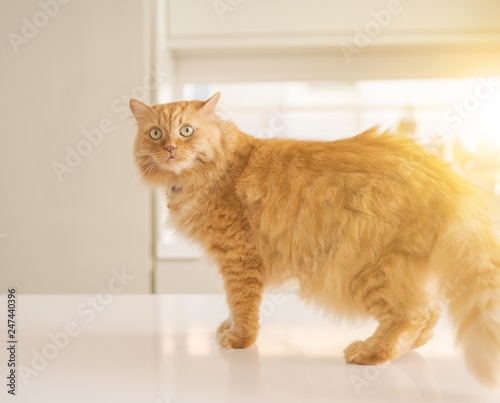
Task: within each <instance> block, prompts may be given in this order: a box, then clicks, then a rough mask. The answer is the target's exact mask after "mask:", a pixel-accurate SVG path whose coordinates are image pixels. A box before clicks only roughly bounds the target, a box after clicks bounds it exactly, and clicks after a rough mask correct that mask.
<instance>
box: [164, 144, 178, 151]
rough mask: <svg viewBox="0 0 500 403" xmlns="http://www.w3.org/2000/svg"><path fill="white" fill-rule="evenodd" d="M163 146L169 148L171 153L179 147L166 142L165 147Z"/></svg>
mask: <svg viewBox="0 0 500 403" xmlns="http://www.w3.org/2000/svg"><path fill="white" fill-rule="evenodd" d="M163 148H164V149H165V150H167V151H168V152H170V153H171V152H172V151H173V150H175V149H176V148H177V146H176V145H173V144H171V145H168V144H165V147H163Z"/></svg>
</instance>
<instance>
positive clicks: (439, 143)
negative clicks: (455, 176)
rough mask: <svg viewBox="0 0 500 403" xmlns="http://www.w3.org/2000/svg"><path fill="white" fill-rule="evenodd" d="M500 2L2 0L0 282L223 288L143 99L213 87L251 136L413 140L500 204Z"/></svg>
mask: <svg viewBox="0 0 500 403" xmlns="http://www.w3.org/2000/svg"><path fill="white" fill-rule="evenodd" d="M499 15H500V2H498V1H495V0H475V1H473V0H441V1H439V2H436V1H431V0H420V1H418V2H417V1H410V0H389V1H387V0H385V1H378V0H371V1H368V0H358V1H355V2H353V1H347V0H344V1H339V0H307V1H305V0H303V1H299V0H292V1H290V0H287V1H285V0H272V1H266V0H130V1H126V2H124V1H118V0H107V1H97V0H85V1H83V0H71V1H68V0H24V1H22V2H18V1H4V2H2V3H1V4H0V21H1V24H0V27H1V30H2V34H3V40H2V41H1V44H0V47H1V53H2V63H1V67H0V71H1V74H0V88H1V92H0V102H1V108H0V129H1V132H0V189H1V190H0V191H1V197H0V284H1V285H2V289H1V290H0V292H1V293H5V292H6V291H7V288H13V287H16V288H17V289H18V292H20V293H32V294H37V293H43V294H46V293H58V294H59V293H91V294H94V293H96V292H98V291H99V290H101V289H105V288H106V287H108V288H109V284H110V281H111V280H113V279H115V280H116V281H121V284H122V285H124V287H123V288H124V289H123V291H122V292H124V293H211V292H219V291H221V290H222V287H221V282H220V281H219V279H218V276H217V272H216V269H215V268H214V267H213V265H212V264H211V263H210V262H208V260H207V259H206V257H204V255H203V253H201V252H200V251H199V250H198V249H197V248H196V246H193V245H191V244H190V243H189V242H186V241H184V240H182V239H181V238H180V237H179V236H178V235H177V234H176V233H175V231H172V230H171V229H170V228H169V226H168V225H166V224H165V220H166V219H167V218H168V217H166V215H167V214H166V212H165V210H164V208H163V202H162V200H161V196H160V195H159V194H157V193H155V192H154V191H152V190H151V189H149V188H148V187H146V186H145V185H143V184H142V183H141V182H140V180H139V177H138V174H137V172H136V169H135V166H134V163H133V158H132V145H133V140H134V137H135V131H136V128H135V122H134V121H133V119H131V118H130V117H131V114H130V112H129V110H128V101H129V99H130V98H137V99H141V100H143V101H144V102H148V103H164V102H170V101H173V100H179V99H207V98H209V97H210V96H211V95H213V94H214V93H215V92H217V91H221V92H222V98H221V103H220V106H221V108H222V111H223V112H222V113H224V114H226V115H227V116H228V117H230V118H231V119H233V120H234V121H235V122H236V123H237V124H238V125H239V126H240V128H241V129H242V130H244V131H246V132H247V133H249V134H252V135H254V136H259V137H263V138H267V137H287V138H300V139H317V140H335V139H339V138H345V137H349V136H352V135H355V134H357V133H359V132H361V131H363V130H365V129H367V128H369V127H371V126H373V125H380V127H381V128H383V129H392V130H397V131H399V132H400V133H402V134H403V135H406V136H409V137H413V138H416V139H417V141H419V142H421V143H422V144H424V145H425V147H427V148H429V149H430V150H432V151H433V152H435V153H437V154H439V155H441V156H442V158H443V159H445V160H446V161H447V162H449V163H451V164H452V165H453V167H454V169H455V170H457V171H458V172H459V173H460V174H461V175H463V176H464V177H466V178H467V179H469V180H470V181H472V182H474V183H476V184H477V185H478V186H480V187H482V188H483V189H484V190H485V191H486V192H487V193H488V194H489V195H490V196H491V198H492V199H493V200H494V205H495V208H496V210H495V219H496V220H497V222H498V217H499V216H500V19H499V18H498V16H499Z"/></svg>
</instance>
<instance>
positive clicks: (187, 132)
mask: <svg viewBox="0 0 500 403" xmlns="http://www.w3.org/2000/svg"><path fill="white" fill-rule="evenodd" d="M193 133H194V128H193V126H190V125H184V126H182V127H181V136H184V137H190V136H192V135H193Z"/></svg>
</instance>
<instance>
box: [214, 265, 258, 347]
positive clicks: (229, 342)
mask: <svg viewBox="0 0 500 403" xmlns="http://www.w3.org/2000/svg"><path fill="white" fill-rule="evenodd" d="M221 273H222V276H223V278H224V287H225V289H226V299H227V302H228V305H229V310H230V314H229V318H228V319H226V320H225V321H224V322H222V323H221V325H220V326H219V329H218V330H217V340H218V342H219V344H220V345H221V346H222V347H225V348H246V347H250V346H251V345H252V344H253V343H255V340H256V339H257V334H258V331H259V307H260V302H261V300H262V290H263V275H262V269H261V267H256V266H255V265H254V264H251V263H246V262H245V261H242V260H241V259H238V261H233V262H232V264H225V265H224V266H223V267H222V268H221Z"/></svg>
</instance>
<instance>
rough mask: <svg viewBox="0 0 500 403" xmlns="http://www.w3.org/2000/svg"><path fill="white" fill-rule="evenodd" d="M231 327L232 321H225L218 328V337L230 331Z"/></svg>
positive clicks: (228, 319)
mask: <svg viewBox="0 0 500 403" xmlns="http://www.w3.org/2000/svg"><path fill="white" fill-rule="evenodd" d="M230 327H231V319H230V318H227V319H226V320H225V321H223V322H222V323H221V324H220V325H219V327H218V328H217V332H216V334H217V337H219V336H220V335H221V333H223V332H224V331H225V330H227V329H229V328H230Z"/></svg>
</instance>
